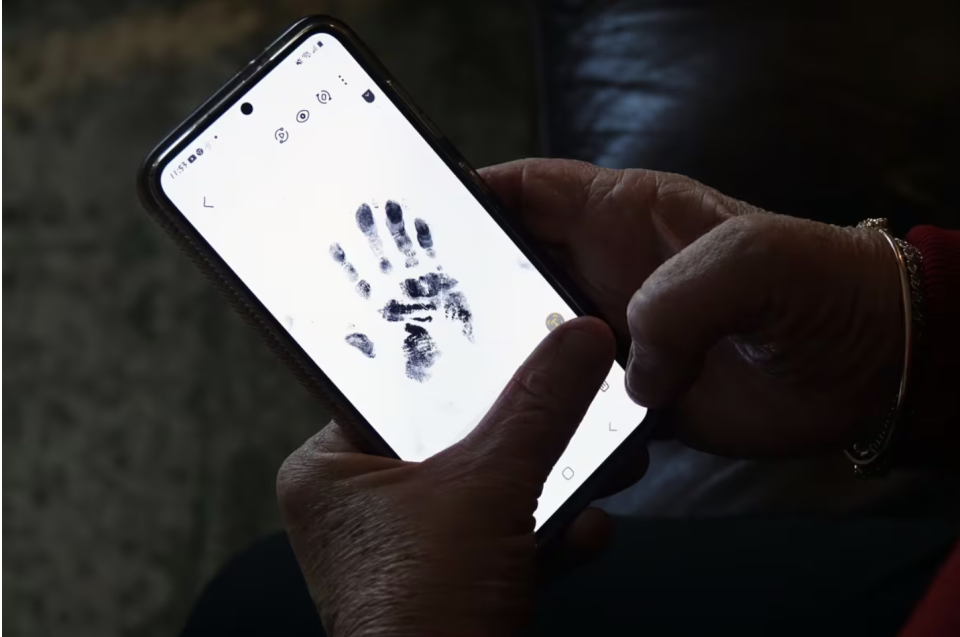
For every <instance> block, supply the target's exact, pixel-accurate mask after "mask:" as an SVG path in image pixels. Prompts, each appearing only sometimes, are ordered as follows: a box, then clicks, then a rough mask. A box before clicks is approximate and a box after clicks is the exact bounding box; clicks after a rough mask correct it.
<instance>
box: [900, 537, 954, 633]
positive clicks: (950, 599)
mask: <svg viewBox="0 0 960 637" xmlns="http://www.w3.org/2000/svg"><path fill="white" fill-rule="evenodd" d="M946 635H960V544H957V546H956V547H955V548H954V549H953V554H951V555H950V558H949V559H948V560H947V562H946V563H945V564H944V565H943V567H942V568H941V569H940V574H939V575H937V578H936V579H935V580H933V585H932V586H931V587H930V589H929V590H928V591H927V594H926V596H924V598H923V599H922V600H921V601H920V603H919V604H917V607H916V608H915V609H914V610H913V615H911V616H910V620H909V621H908V622H907V625H906V626H904V627H903V630H901V631H900V637H946Z"/></svg>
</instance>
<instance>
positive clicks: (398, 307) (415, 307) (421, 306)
mask: <svg viewBox="0 0 960 637" xmlns="http://www.w3.org/2000/svg"><path fill="white" fill-rule="evenodd" d="M436 309H437V304H436V303H401V302H400V301H389V302H388V303H387V304H386V305H384V306H383V309H382V310H380V315H381V316H382V317H383V318H385V319H386V320H387V321H388V322H390V323H399V322H400V321H406V320H407V319H408V318H413V317H411V316H410V315H411V314H413V313H414V312H429V311H433V310H436ZM429 318H430V317H427V319H429ZM413 320H415V321H420V322H426V321H424V320H423V319H420V318H413Z"/></svg>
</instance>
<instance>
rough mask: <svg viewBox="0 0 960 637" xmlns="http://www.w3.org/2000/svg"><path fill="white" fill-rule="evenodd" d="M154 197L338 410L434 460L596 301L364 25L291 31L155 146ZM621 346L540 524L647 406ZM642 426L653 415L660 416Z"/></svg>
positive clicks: (169, 221)
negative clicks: (501, 196) (424, 104)
mask: <svg viewBox="0 0 960 637" xmlns="http://www.w3.org/2000/svg"><path fill="white" fill-rule="evenodd" d="M140 188H141V195H142V199H143V201H144V203H145V205H146V206H147V208H148V209H149V210H150V212H151V213H153V214H154V216H155V217H156V218H157V219H158V221H159V222H160V223H161V224H162V225H163V226H164V227H165V228H166V229H168V230H169V231H170V232H171V234H172V235H173V237H174V238H175V239H176V240H177V241H178V242H180V243H181V245H182V246H183V247H184V248H185V249H186V250H187V252H188V253H189V254H190V255H191V256H192V257H193V258H194V259H195V260H196V262H197V263H198V264H199V265H200V266H201V267H202V268H203V269H204V270H205V271H206V272H207V274H208V275H210V277H211V278H212V279H213V280H214V282H215V283H216V284H217V286H218V287H219V288H220V289H221V290H222V291H223V292H224V293H225V294H226V295H227V297H228V298H229V299H230V300H231V301H232V302H233V304H234V305H235V306H236V307H237V309H238V310H239V311H240V312H241V313H242V314H243V315H244V316H245V317H246V318H247V319H248V320H249V321H250V322H251V323H252V324H253V325H254V326H255V328H256V329H257V330H258V332H259V333H260V334H261V335H262V337H263V338H264V339H265V340H266V341H267V343H268V344H269V345H270V346H271V347H272V348H273V349H274V350H275V351H276V352H277V353H278V355H280V356H281V358H282V359H283V360H284V361H285V362H286V363H287V364H288V365H289V366H290V368H291V369H292V370H293V372H294V373H295V374H296V375H297V376H298V378H300V380H301V381H302V382H304V384H305V385H306V386H307V388H308V389H310V390H311V391H312V392H314V393H315V394H316V395H317V396H319V397H320V398H321V399H322V400H324V402H325V403H326V404H327V405H328V406H329V408H330V409H331V410H332V411H333V412H334V414H335V415H336V418H337V421H338V422H340V423H341V424H343V425H345V426H348V427H350V428H351V429H353V430H355V431H356V432H357V433H359V434H360V435H362V436H363V437H364V439H365V440H366V443H367V446H368V447H369V448H370V449H372V450H373V451H375V452H377V453H380V454H383V455H387V456H393V457H395V458H400V459H402V460H411V461H424V460H427V459H428V458H431V457H433V456H435V455H436V454H438V453H441V452H443V450H445V449H447V448H449V447H450V446H451V445H455V444H456V443H458V442H459V441H461V440H463V439H464V438H465V437H466V436H468V435H471V432H473V431H474V429H475V427H477V425H478V423H480V422H481V421H482V419H483V418H484V417H485V415H486V414H487V413H488V411H489V410H490V408H491V406H492V405H493V404H494V402H495V401H496V399H497V396H498V394H499V393H500V391H501V390H502V388H503V387H504V386H505V385H506V383H507V381H508V380H509V379H510V378H511V375H512V374H513V373H514V371H515V370H516V369H517V367H518V366H519V365H520V363H521V362H522V361H523V360H524V359H525V357H526V356H527V355H528V354H529V352H530V351H532V350H533V348H534V347H536V345H537V344H538V343H539V342H540V341H541V340H542V339H543V338H544V336H545V335H546V334H548V333H549V332H550V331H551V330H554V329H557V328H558V327H562V325H563V323H564V322H565V321H570V320H572V319H574V318H575V317H577V316H581V315H584V314H588V313H591V309H590V305H589V303H588V302H586V301H585V300H584V298H583V297H582V295H581V294H580V293H579V292H578V291H577V290H576V289H575V288H574V287H573V286H571V285H569V284H565V283H564V281H563V277H562V275H561V274H560V273H559V272H558V271H557V270H556V269H555V268H554V267H553V266H552V265H551V264H550V262H549V261H548V260H547V259H545V258H544V257H543V256H542V255H541V254H540V252H539V250H538V249H537V248H536V247H535V246H533V245H531V244H530V243H529V242H527V241H526V240H525V239H524V237H523V234H522V231H521V230H520V229H519V228H517V227H515V226H514V224H513V223H511V221H510V220H509V218H508V217H507V216H505V215H504V214H502V212H501V211H500V208H499V204H498V203H497V201H496V200H495V199H494V198H493V197H492V196H491V195H490V194H489V191H488V190H487V189H486V187H485V185H484V183H483V182H482V181H481V180H480V178H479V177H478V176H477V174H476V173H475V172H474V171H473V170H472V169H471V168H470V167H469V166H468V165H467V163H466V162H465V161H464V160H463V158H462V157H460V156H459V155H458V154H457V153H456V151H454V150H453V149H452V148H451V146H450V144H449V143H448V142H447V141H446V140H445V139H444V138H443V137H442V136H440V135H439V133H437V132H436V129H435V128H434V127H433V125H432V124H431V123H430V122H429V120H427V119H426V118H425V116H424V115H423V114H422V113H421V112H420V111H419V110H418V109H417V108H416V107H415V106H413V105H412V103H410V101H409V99H408V98H406V97H405V95H404V94H403V93H402V91H401V90H400V88H399V86H398V85H397V84H396V82H395V81H394V80H393V79H392V78H391V77H390V76H389V74H388V73H387V72H386V70H384V69H383V68H382V67H381V66H380V65H379V63H378V62H377V61H376V60H375V58H373V56H372V55H371V54H370V53H369V52H368V51H367V50H366V49H365V48H364V47H363V45H362V44H361V43H360V42H359V41H358V40H357V38H356V36H354V35H353V34H352V33H351V32H350V31H349V30H348V29H346V27H344V26H343V25H342V24H339V23H337V22H335V21H332V20H329V19H327V18H311V19H308V20H305V21H303V22H301V23H299V24H297V25H295V26H294V27H292V28H291V29H290V30H289V31H288V32H287V33H286V34H284V35H283V36H281V38H280V39H279V40H277V41H276V42H275V43H274V44H273V45H271V46H270V47H268V49H267V50H266V51H265V52H264V53H263V54H262V55H261V56H259V57H258V58H257V59H256V60H254V61H253V62H252V63H251V65H250V66H249V67H248V68H247V69H246V70H244V71H243V72H241V73H240V74H239V75H238V76H237V77H235V78H234V79H233V80H232V81H231V82H230V83H229V84H227V85H226V86H225V87H224V88H223V89H222V90H221V91H220V92H218V93H217V94H216V95H214V96H213V97H212V98H211V99H210V100H209V101H208V102H207V103H206V104H205V105H203V106H202V107H201V108H200V109H199V110H198V111H197V112H196V113H195V114H194V115H193V116H191V117H190V118H189V119H188V120H187V121H186V122H184V123H183V124H182V125H181V126H180V127H179V128H178V129H177V130H176V131H174V133H172V134H171V135H170V136H169V137H168V138H167V139H166V140H165V141H164V142H163V143H161V145H160V146H159V147H158V148H157V149H156V150H155V151H154V152H153V154H152V155H151V156H150V157H149V158H148V159H147V161H146V162H145V164H144V167H143V170H142V171H141V176H140ZM623 362H624V361H622V360H620V361H618V364H617V365H614V366H613V367H612V368H611V369H610V370H609V372H608V374H607V377H606V379H605V380H604V382H603V383H602V384H601V388H600V393H599V394H598V397H597V399H596V400H594V401H593V403H592V404H591V405H590V407H589V409H588V410H587V412H586V416H585V417H584V424H583V426H581V427H580V429H579V430H578V431H577V432H576V434H575V435H574V437H573V439H572V440H571V442H570V444H569V445H567V447H566V449H565V450H564V452H563V454H562V455H561V456H560V459H559V460H558V462H557V466H556V467H555V468H554V470H553V471H552V472H551V473H550V475H549V477H548V479H547V481H546V483H545V485H544V487H543V492H542V494H541V496H540V498H539V503H538V507H537V510H536V528H537V535H538V538H539V539H541V540H543V539H545V538H546V537H548V536H549V535H550V534H551V533H553V532H555V531H556V530H558V529H559V528H561V527H562V526H563V525H564V524H565V523H566V522H568V521H569V520H570V519H572V517H573V516H574V515H576V513H578V512H579V511H580V510H582V508H583V507H585V506H586V504H587V503H588V502H589V501H590V500H591V499H592V498H593V497H595V495H596V489H597V486H598V484H599V483H600V482H601V481H603V479H604V474H605V472H607V471H608V470H609V469H610V468H611V467H612V462H611V460H612V457H613V455H614V452H615V451H617V450H618V449H622V448H623V447H624V446H625V445H626V444H627V443H628V442H629V443H633V442H637V443H639V442H642V438H643V437H644V436H645V435H646V434H647V432H648V431H649V430H650V428H651V426H652V420H651V418H650V417H648V414H647V410H646V409H644V408H643V407H640V406H638V405H636V404H635V403H634V402H633V401H631V399H630V398H629V396H627V394H626V391H625V390H624V372H623V368H622V363H623ZM641 424H642V426H641Z"/></svg>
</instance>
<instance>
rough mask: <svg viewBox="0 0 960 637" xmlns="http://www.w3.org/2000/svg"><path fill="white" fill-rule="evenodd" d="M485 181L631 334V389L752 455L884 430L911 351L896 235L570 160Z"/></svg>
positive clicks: (497, 170) (720, 444)
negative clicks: (906, 343) (890, 239)
mask: <svg viewBox="0 0 960 637" xmlns="http://www.w3.org/2000/svg"><path fill="white" fill-rule="evenodd" d="M481 174H482V176H483V178H484V179H485V180H486V181H487V183H488V184H489V185H490V187H491V188H492V189H493V190H494V191H496V192H497V193H498V194H499V195H500V197H501V198H502V199H503V200H504V202H505V203H506V206H507V208H508V209H509V210H511V211H512V212H513V214H515V215H517V217H518V218H519V220H520V221H521V223H522V224H523V225H524V226H526V228H527V229H528V231H529V232H530V233H531V234H532V235H533V237H534V238H535V239H537V240H539V241H540V242H542V243H543V244H544V245H545V246H546V248H547V249H548V251H549V252H550V253H551V254H552V256H553V257H554V258H555V259H556V260H557V262H558V263H559V264H560V265H561V266H562V267H563V268H564V269H565V270H566V271H567V273H568V274H569V275H570V276H571V277H572V278H573V280H574V282H575V283H577V284H578V285H579V286H580V288H581V289H582V290H583V291H584V292H585V293H586V294H587V295H588V296H589V297H590V299H591V300H592V301H593V302H594V303H595V304H596V305H597V307H598V308H599V309H600V311H601V313H602V315H603V317H604V318H605V319H606V320H607V321H608V322H609V323H610V324H611V325H612V326H613V327H614V329H615V331H616V333H617V336H618V338H619V339H620V342H621V343H622V344H624V345H625V344H627V343H630V365H629V367H628V375H627V388H628V391H630V392H631V394H632V395H633V396H634V397H635V398H636V400H637V401H638V402H640V403H641V404H644V405H646V406H648V407H653V408H658V409H663V410H667V411H668V412H670V414H672V415H673V416H674V418H672V419H671V420H672V421H673V424H674V428H675V433H676V435H677V436H678V437H679V438H680V439H681V440H682V441H683V442H685V443H687V444H689V445H691V446H693V447H696V448H699V449H701V450H705V451H709V452H713V453H718V454H724V455H732V456H740V457H760V456H784V455H800V454H806V453H815V452H821V451H825V450H830V449H840V448H842V447H843V446H845V445H847V444H849V443H851V442H852V441H854V440H855V439H857V438H858V436H859V435H861V434H862V433H863V431H864V430H865V429H866V428H868V427H871V426H874V427H875V426H877V425H878V424H879V422H880V421H882V419H883V418H884V416H885V410H886V409H887V408H888V407H889V405H890V402H891V401H892V400H893V399H894V397H895V394H896V389H897V382H898V380H899V376H900V372H901V366H902V356H903V325H902V314H901V311H902V310H901V307H900V282H899V278H898V277H899V273H898V270H897V264H896V260H895V257H894V254H893V251H892V249H891V248H890V246H889V245H888V244H887V242H886V240H885V239H884V238H883V237H882V236H881V235H880V234H879V233H877V232H876V231H873V230H868V229H853V228H838V227H834V226H828V225H825V224H820V223H814V222H810V221H804V220H800V219H795V218H791V217H784V216H780V215H774V214H770V213H765V212H764V211H762V210H759V209H757V208H755V207H753V206H750V205H749V204H746V203H743V202H740V201H737V200H734V199H731V198H730V197H726V196H724V195H722V194H720V193H718V192H717V191H715V190H713V189H711V188H708V187H706V186H704V185H702V184H700V183H697V182H696V181H693V180H691V179H688V178H686V177H682V176H680V175H671V174H665V173H657V172H652V171H646V170H622V171H621V170H608V169H602V168H598V167H596V166H591V165H589V164H584V163H581V162H574V161H567V160H526V161H518V162H512V163H508V164H503V165H500V166H493V167H491V168H487V169H485V170H484V171H482V173H481Z"/></svg>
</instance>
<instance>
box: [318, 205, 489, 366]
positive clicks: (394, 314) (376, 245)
mask: <svg viewBox="0 0 960 637" xmlns="http://www.w3.org/2000/svg"><path fill="white" fill-rule="evenodd" d="M384 212H385V219H384V221H385V225H386V228H387V231H388V232H389V233H390V237H391V238H392V239H393V242H394V244H395V245H396V248H397V251H398V252H399V253H400V255H401V256H402V257H403V264H404V267H405V269H411V268H417V267H419V266H420V260H419V259H418V258H417V251H416V249H415V248H414V246H413V241H412V240H411V239H410V236H409V235H408V234H407V230H406V226H405V224H404V220H403V209H402V208H401V207H400V204H398V203H397V202H395V201H388V202H387V203H386V205H385V206H384ZM356 220H357V228H359V229H360V232H362V233H363V235H364V236H365V237H366V239H367V243H368V244H369V245H370V250H371V251H372V252H373V254H374V256H375V257H376V259H377V261H378V263H379V267H380V273H381V275H383V276H386V277H388V279H387V280H388V281H389V280H390V278H392V279H393V283H394V284H396V285H397V287H398V288H399V297H397V298H392V299H390V300H389V301H387V302H386V304H385V305H384V306H383V307H382V308H381V309H380V310H378V312H379V314H380V317H381V318H383V320H385V321H387V322H390V323H403V329H404V332H405V333H406V336H405V337H403V343H402V347H403V353H404V358H405V360H406V375H407V378H410V379H412V380H415V381H418V382H421V383H422V382H424V381H425V380H427V379H428V378H430V368H431V367H433V364H434V363H435V362H436V361H437V358H438V357H439V356H440V349H439V348H438V347H437V344H436V342H435V341H434V339H433V337H432V336H431V335H430V332H429V331H428V330H427V328H426V327H424V324H427V323H430V322H432V321H433V319H434V316H436V315H438V314H440V313H442V314H443V316H444V317H445V318H446V319H447V320H450V321H457V322H459V323H461V324H462V331H463V335H464V336H465V337H466V338H467V339H468V340H469V341H471V342H472V341H473V314H472V313H471V312H470V307H469V305H468V304H467V299H466V297H465V296H464V295H463V292H459V291H457V290H456V289H455V288H456V287H457V280H456V279H454V278H453V277H451V276H449V275H448V274H445V273H444V272H443V268H442V266H439V265H438V266H436V271H433V272H426V273H425V274H422V275H420V276H413V277H409V278H407V277H405V276H403V275H400V276H392V273H393V264H392V263H391V262H390V259H389V258H388V257H387V256H386V255H385V254H384V248H383V242H382V241H381V240H380V234H379V232H378V231H377V224H376V221H375V219H374V215H373V210H372V209H371V208H370V206H369V205H368V204H365V203H364V204H361V205H360V207H359V208H357V214H356ZM413 227H414V230H415V231H416V235H417V244H418V245H419V246H420V248H421V249H422V250H423V252H424V254H426V255H427V257H428V258H429V259H431V260H433V259H435V258H436V256H437V254H436V251H435V250H434V247H433V236H432V235H431V234H430V226H428V225H427V222H426V221H424V220H423V219H420V218H417V219H414V222H413ZM330 256H331V257H332V258H333V260H334V261H335V262H337V263H338V264H340V267H341V268H342V269H343V271H344V273H345V274H346V276H347V279H348V280H349V281H350V282H351V283H353V284H354V290H356V292H357V294H359V295H360V296H361V297H363V298H364V299H370V297H371V294H372V292H373V286H372V285H371V284H370V282H369V281H367V280H366V279H361V278H360V274H359V272H357V269H356V268H355V267H353V264H351V263H350V261H348V260H347V255H346V253H345V252H344V251H343V248H341V247H340V244H339V243H334V244H333V245H331V246H330ZM388 285H389V284H388ZM346 342H347V343H348V344H350V345H352V346H353V347H354V348H356V349H357V351H358V352H360V353H361V354H362V355H364V356H366V357H367V358H376V356H377V353H376V346H375V345H374V343H373V341H372V340H370V338H369V337H368V336H367V335H366V334H363V333H360V332H355V333H353V334H348V335H347V336H346Z"/></svg>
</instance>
